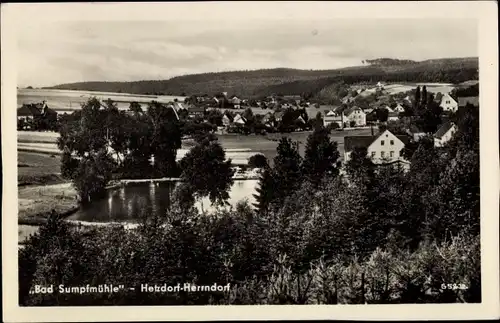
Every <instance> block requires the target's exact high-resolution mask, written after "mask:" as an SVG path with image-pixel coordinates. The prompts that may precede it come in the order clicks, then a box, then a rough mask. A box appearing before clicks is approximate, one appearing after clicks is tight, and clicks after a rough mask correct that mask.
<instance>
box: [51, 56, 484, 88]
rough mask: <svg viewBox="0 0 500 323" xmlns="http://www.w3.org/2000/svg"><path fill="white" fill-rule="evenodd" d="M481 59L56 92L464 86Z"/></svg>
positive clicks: (374, 63)
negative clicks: (410, 84) (368, 84)
mask: <svg viewBox="0 0 500 323" xmlns="http://www.w3.org/2000/svg"><path fill="white" fill-rule="evenodd" d="M478 67H479V60H478V58H477V57H467V58H446V59H432V60H425V61H421V62H415V61H410V60H397V59H389V58H381V59H376V60H367V61H365V65H363V66H355V67H347V68H340V69H335V70H299V69H290V68H276V69H261V70H254V71H234V72H219V73H203V74H193V75H184V76H177V77H173V78H171V79H168V80H148V81H134V82H80V83H70V84H61V85H56V86H53V87H48V88H51V89H64V90H85V91H104V92H122V93H133V94H156V95H187V96H189V95H193V94H197V95H202V94H208V95H213V94H215V93H219V92H228V94H229V95H237V96H241V97H259V96H266V95H271V94H273V93H274V94H278V93H281V94H284V95H300V94H304V93H308V94H310V95H313V96H314V95H315V94H317V93H318V92H319V91H321V90H322V89H324V88H325V87H328V86H330V85H332V84H334V83H337V82H339V81H343V82H344V83H346V84H356V83H361V82H378V81H384V82H417V81H418V82H445V83H460V82H464V81H467V80H471V79H478V78H479V75H478V74H479V73H478Z"/></svg>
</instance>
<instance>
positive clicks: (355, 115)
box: [343, 107, 366, 126]
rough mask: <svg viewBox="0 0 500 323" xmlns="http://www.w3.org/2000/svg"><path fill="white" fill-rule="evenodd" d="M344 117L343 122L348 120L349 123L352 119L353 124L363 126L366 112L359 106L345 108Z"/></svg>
mask: <svg viewBox="0 0 500 323" xmlns="http://www.w3.org/2000/svg"><path fill="white" fill-rule="evenodd" d="M343 114H344V116H345V118H344V122H348V124H349V125H350V123H351V121H354V124H355V126H365V125H366V113H365V112H364V111H363V109H361V108H359V107H352V108H349V109H346V110H345V111H344V112H343Z"/></svg>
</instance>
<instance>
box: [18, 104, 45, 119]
mask: <svg viewBox="0 0 500 323" xmlns="http://www.w3.org/2000/svg"><path fill="white" fill-rule="evenodd" d="M41 114H42V112H41V111H40V110H39V109H38V108H37V107H35V106H34V105H32V104H23V106H22V107H20V108H19V109H17V116H19V117H27V116H29V117H33V116H39V115H41Z"/></svg>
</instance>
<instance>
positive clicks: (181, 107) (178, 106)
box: [172, 102, 187, 111]
mask: <svg viewBox="0 0 500 323" xmlns="http://www.w3.org/2000/svg"><path fill="white" fill-rule="evenodd" d="M172 106H173V107H174V109H175V110H176V111H179V110H187V108H186V106H185V105H184V104H183V103H181V102H173V103H172Z"/></svg>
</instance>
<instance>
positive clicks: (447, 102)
mask: <svg viewBox="0 0 500 323" xmlns="http://www.w3.org/2000/svg"><path fill="white" fill-rule="evenodd" d="M439 106H440V107H441V108H443V111H449V112H455V111H457V109H458V103H457V101H455V99H453V98H452V97H451V95H449V94H448V93H446V94H444V95H443V97H442V98H441V102H440V104H439Z"/></svg>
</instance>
